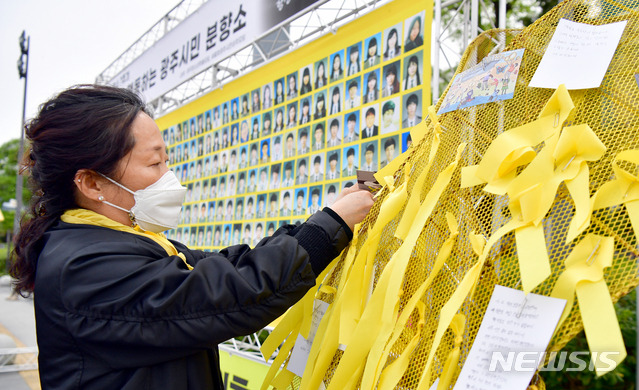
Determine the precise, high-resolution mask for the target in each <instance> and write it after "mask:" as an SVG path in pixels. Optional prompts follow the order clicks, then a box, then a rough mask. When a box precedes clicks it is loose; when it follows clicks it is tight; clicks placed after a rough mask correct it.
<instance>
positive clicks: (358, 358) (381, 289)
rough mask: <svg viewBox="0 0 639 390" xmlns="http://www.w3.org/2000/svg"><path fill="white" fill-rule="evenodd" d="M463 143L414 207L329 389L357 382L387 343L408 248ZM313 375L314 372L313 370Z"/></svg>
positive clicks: (409, 249) (446, 181)
mask: <svg viewBox="0 0 639 390" xmlns="http://www.w3.org/2000/svg"><path fill="white" fill-rule="evenodd" d="M465 146H466V145H465V144H461V145H460V146H459V147H458V148H457V155H456V157H455V160H454V161H453V162H452V163H451V164H449V165H448V167H447V168H446V169H444V170H443V171H442V172H441V173H440V174H439V176H438V178H437V180H436V181H435V184H434V185H433V187H432V188H431V190H430V191H429V193H428V194H427V195H426V198H425V199H424V202H423V203H422V205H421V206H420V208H419V210H418V211H417V217H416V219H417V220H416V221H415V223H414V225H413V229H411V231H410V233H409V234H408V236H407V237H406V240H404V242H403V243H402V245H401V246H400V248H399V249H398V250H397V251H396V252H395V254H393V256H392V257H391V259H390V260H389V262H388V264H387V265H386V266H385V267H384V270H383V271H382V273H381V275H380V277H379V281H378V283H377V285H376V288H375V290H374V291H373V294H372V295H371V298H370V300H369V302H368V303H367V305H366V307H365V309H364V311H363V313H362V315H361V318H360V320H359V321H358V323H357V326H356V327H355V328H354V331H353V332H352V337H351V339H350V340H349V343H348V345H347V347H346V350H345V352H344V355H343V356H342V358H341V360H340V364H339V366H338V367H337V369H336V370H335V373H334V375H333V378H332V379H331V382H330V385H329V387H328V390H332V389H340V390H343V389H349V388H352V387H353V386H354V385H356V384H357V383H356V382H355V381H353V380H352V378H359V376H360V375H361V374H362V372H363V370H364V368H365V362H366V358H367V356H368V354H369V353H373V354H378V353H380V352H381V351H382V350H383V347H384V346H385V345H386V342H387V340H388V338H389V336H390V335H391V333H392V331H393V329H394V323H395V321H396V320H395V319H396V318H397V313H398V309H399V303H398V301H399V298H400V289H401V285H402V281H403V280H404V274H405V272H406V266H407V264H408V261H409V260H410V258H411V252H412V251H413V250H414V247H415V243H416V242H417V239H418V238H419V235H420V233H421V231H422V229H423V227H424V224H425V223H426V221H427V220H428V218H429V217H430V215H431V213H432V210H433V209H434V207H435V205H436V204H437V202H438V200H439V197H440V196H441V194H442V193H443V191H444V190H445V189H446V187H447V186H448V184H449V182H450V179H451V178H452V175H453V172H454V171H455V169H456V167H457V164H458V163H459V159H460V158H461V153H462V152H463V150H464V148H465ZM404 183H405V182H404ZM409 211H410V210H406V211H405V212H404V216H406V215H408V214H409ZM411 218H412V215H411ZM349 283H350V281H349ZM346 298H347V299H350V298H351V297H350V295H347V296H346ZM344 314H346V313H342V316H343V315H344ZM375 363H376V362H375V360H373V363H372V364H375ZM313 375H317V374H316V373H315V372H314V373H313ZM316 381H317V379H316ZM302 383H304V381H302ZM315 384H319V383H317V382H315V383H314V384H311V386H310V387H309V388H315ZM303 388H306V387H303Z"/></svg>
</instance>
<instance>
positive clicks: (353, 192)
mask: <svg viewBox="0 0 639 390" xmlns="http://www.w3.org/2000/svg"><path fill="white" fill-rule="evenodd" d="M372 206H373V194H371V193H370V191H368V190H361V189H359V188H358V187H357V185H354V186H351V187H349V188H345V189H343V190H342V192H340V194H339V196H338V197H337V199H336V200H335V202H334V203H333V205H332V206H331V209H332V210H333V211H335V212H336V213H337V215H339V216H340V217H341V218H342V219H343V220H344V222H346V224H347V225H348V226H349V227H350V228H351V231H352V230H353V229H354V227H355V225H356V224H358V223H360V222H361V221H362V220H363V219H364V217H366V214H368V211H369V210H370V209H371V207H372Z"/></svg>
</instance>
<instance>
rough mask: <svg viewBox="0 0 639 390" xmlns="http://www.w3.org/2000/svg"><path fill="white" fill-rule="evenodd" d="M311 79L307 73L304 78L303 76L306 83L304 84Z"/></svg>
mask: <svg viewBox="0 0 639 390" xmlns="http://www.w3.org/2000/svg"><path fill="white" fill-rule="evenodd" d="M309 81H311V76H309V75H307V74H305V75H304V78H302V83H304V85H306V84H308V82H309Z"/></svg>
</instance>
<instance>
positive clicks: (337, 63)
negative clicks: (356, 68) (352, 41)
mask: <svg viewBox="0 0 639 390" xmlns="http://www.w3.org/2000/svg"><path fill="white" fill-rule="evenodd" d="M341 67H342V57H340V56H335V59H334V60H333V70H335V71H339V70H340V68H341Z"/></svg>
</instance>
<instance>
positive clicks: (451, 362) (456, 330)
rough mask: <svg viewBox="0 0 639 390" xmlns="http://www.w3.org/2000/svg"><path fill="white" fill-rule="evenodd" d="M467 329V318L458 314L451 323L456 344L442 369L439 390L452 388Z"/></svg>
mask: <svg viewBox="0 0 639 390" xmlns="http://www.w3.org/2000/svg"><path fill="white" fill-rule="evenodd" d="M465 327H466V316H465V315H463V314H461V313H458V314H455V317H453V320H452V321H451V323H450V330H452V331H453V334H454V335H455V344H454V347H453V350H452V351H450V352H449V353H448V357H447V358H446V363H444V368H443V369H442V374H441V376H440V377H439V384H438V385H437V390H446V389H448V388H449V387H450V382H452V380H453V376H455V373H456V372H457V364H459V355H460V354H461V343H462V341H464V338H463V337H462V335H463V334H464V328H465Z"/></svg>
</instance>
